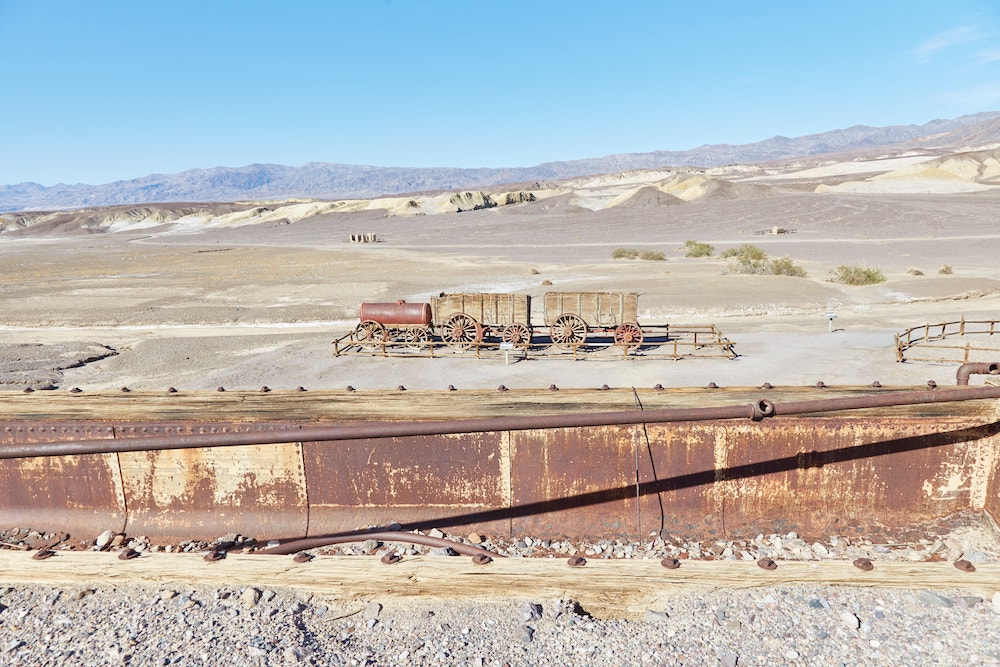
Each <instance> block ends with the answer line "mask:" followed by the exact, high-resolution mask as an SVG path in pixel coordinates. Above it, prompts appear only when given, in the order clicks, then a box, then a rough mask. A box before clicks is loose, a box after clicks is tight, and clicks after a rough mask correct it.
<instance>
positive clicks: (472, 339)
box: [441, 313, 483, 350]
mask: <svg viewBox="0 0 1000 667" xmlns="http://www.w3.org/2000/svg"><path fill="white" fill-rule="evenodd" d="M441 340H443V341H444V342H445V343H447V344H448V345H449V346H451V347H453V348H455V349H456V350H468V349H469V348H470V347H472V345H473V344H475V343H479V342H480V341H482V340H483V326H482V325H481V324H480V323H479V322H477V321H476V320H475V319H474V318H472V317H469V316H468V315H466V314H465V313H455V314H454V315H452V316H451V317H449V318H448V319H447V320H445V323H444V324H443V325H442V326H441Z"/></svg>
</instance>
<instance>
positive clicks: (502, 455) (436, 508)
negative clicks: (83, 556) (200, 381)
mask: <svg viewBox="0 0 1000 667" xmlns="http://www.w3.org/2000/svg"><path fill="white" fill-rule="evenodd" d="M995 389H996V388H993V389H990V390H989V391H993V390H995ZM757 391H758V390H756V389H755V390H754V391H750V390H747V389H743V390H726V389H712V390H670V391H666V390H665V391H661V392H652V391H650V392H647V393H646V394H644V395H643V401H644V402H647V403H648V404H652V405H656V407H657V410H648V411H646V412H641V411H637V410H633V411H632V412H631V413H627V412H625V413H624V414H622V415H621V417H620V421H618V422H616V423H612V424H604V425H601V424H594V423H592V422H593V421H596V420H595V419H594V416H595V415H596V414H598V413H600V412H601V410H600V407H601V406H602V401H618V400H620V399H619V398H616V397H615V396H613V393H614V392H613V391H610V390H605V391H602V390H598V389H594V390H591V391H589V392H583V391H580V390H568V391H559V392H552V391H547V390H539V391H536V392H533V393H531V394H530V398H525V395H526V394H525V393H521V392H517V391H510V392H504V393H497V392H482V393H481V394H479V395H477V397H476V398H475V399H474V400H472V399H468V398H466V394H465V393H463V392H446V391H442V392H440V394H441V395H442V396H445V397H446V399H447V400H446V401H444V402H448V403H450V405H451V408H450V409H451V410H454V411H455V412H457V413H459V414H462V413H463V412H465V413H467V414H472V415H476V416H477V417H478V419H479V421H478V422H476V423H478V424H498V423H502V424H506V425H507V426H508V427H509V428H503V429H497V430H488V431H474V432H468V433H465V432H453V433H450V434H441V433H437V434H435V433H434V432H433V431H434V428H436V426H435V423H434V422H432V421H431V420H434V419H438V420H441V417H440V416H438V415H435V414H427V415H426V417H427V419H425V420H424V421H412V420H409V421H404V420H403V419H400V420H399V421H398V422H397V423H395V424H394V423H393V422H390V421H386V420H385V419H384V418H383V420H382V421H379V422H361V421H357V420H344V421H343V422H336V423H334V422H332V421H330V420H332V419H335V418H336V417H337V415H338V413H337V411H336V410H335V409H334V407H333V406H334V405H335V402H334V401H333V400H331V399H330V396H331V395H333V392H325V393H321V392H309V395H310V396H309V398H308V401H312V402H314V403H309V404H311V405H315V406H319V408H317V409H314V411H313V413H312V414H314V415H317V414H322V416H323V419H322V420H320V419H317V418H315V417H314V418H312V419H306V418H304V415H307V414H308V410H306V409H305V407H304V406H305V405H307V403H305V402H303V401H304V400H305V399H303V398H302V394H301V393H298V392H288V393H287V394H286V395H285V396H281V395H278V393H277V392H275V393H272V394H269V396H270V397H271V398H270V399H268V400H278V401H281V400H291V401H293V403H294V404H295V405H296V406H297V408H296V410H297V412H296V415H297V417H296V418H294V419H284V420H282V419H276V418H275V417H274V414H275V413H276V412H279V411H278V410H275V409H274V408H271V409H270V411H269V412H267V413H266V414H265V416H264V417H257V418H255V417H254V413H253V411H252V410H250V411H248V412H246V413H239V412H237V411H235V409H234V413H233V414H234V418H233V419H231V420H225V419H218V418H217V419H215V420H213V421H201V420H198V419H195V418H192V419H184V418H183V415H184V414H187V413H185V412H184V411H183V410H181V411H178V410H177V408H176V406H172V405H170V403H169V402H170V401H172V400H173V399H172V398H169V397H167V396H166V395H163V396H161V397H159V398H158V399H157V400H158V401H161V403H160V405H161V406H163V405H166V406H167V407H166V408H161V411H162V410H169V411H171V412H170V417H171V419H170V420H164V419H159V420H157V419H137V418H132V419H115V418H114V416H115V412H114V411H112V410H108V411H107V414H108V417H107V421H102V422H93V421H92V422H85V421H81V420H80V419H79V416H78V414H77V413H78V410H79V406H80V403H79V402H80V401H86V400H88V398H87V396H73V397H68V396H67V398H66V399H65V400H66V401H67V402H69V401H72V402H74V409H73V411H71V414H72V415H73V416H72V417H67V418H66V419H65V420H62V421H60V420H59V419H58V418H50V419H48V420H45V421H42V420H38V419H37V418H36V417H34V416H29V417H28V418H25V419H22V420H9V421H6V422H4V423H0V447H3V446H8V447H11V448H15V449H16V448H17V447H20V446H24V445H29V444H34V443H47V442H53V441H55V442H63V443H71V444H72V443H80V442H93V443H96V445H98V446H99V445H103V444H111V445H114V444H115V443H119V444H125V445H129V444H130V443H128V442H127V441H129V440H131V441H133V442H135V443H140V442H147V441H151V440H150V439H152V441H156V442H171V441H172V439H174V438H177V437H182V438H188V439H189V441H190V442H192V443H195V444H199V445H202V446H197V447H186V448H182V449H176V450H166V449H159V450H152V451H142V450H136V451H131V450H130V448H129V447H122V448H121V451H119V452H118V453H104V454H71V455H66V456H33V457H27V458H16V459H7V460H0V484H3V488H5V489H7V493H6V494H4V495H3V496H2V497H0V512H2V516H3V517H4V519H5V520H6V521H7V522H8V523H10V524H11V525H24V526H43V527H45V528H47V529H51V530H65V531H67V532H69V533H71V534H73V535H84V536H92V535H96V534H98V533H100V532H101V531H103V530H113V531H116V532H125V533H128V534H133V535H136V534H144V535H148V536H150V537H152V538H155V539H191V538H209V539H210V538H214V537H218V536H220V535H225V534H229V533H240V534H243V535H247V536H251V537H256V538H258V539H271V538H277V539H291V538H300V537H307V536H324V535H329V534H331V533H341V532H350V531H356V530H357V529H361V528H365V527H368V526H380V527H385V526H389V525H391V524H393V523H398V524H401V526H402V527H403V528H406V529H413V528H418V529H423V530H428V529H430V528H441V529H442V530H448V531H450V532H472V531H476V532H479V533H481V534H500V535H511V536H517V535H532V536H537V537H549V538H557V537H568V538H579V537H612V536H615V537H617V536H624V537H629V538H631V539H647V538H648V537H649V535H650V534H651V533H657V532H661V531H662V532H666V533H671V534H674V535H682V536H699V537H705V538H710V537H729V538H735V537H753V536H755V535H757V534H758V533H771V532H787V531H790V530H794V531H796V532H798V533H799V534H800V535H802V536H804V537H808V536H814V537H819V536H823V535H829V534H842V535H855V534H865V535H868V536H874V535H880V534H885V535H888V534H891V533H892V531H893V530H894V529H896V528H899V527H902V526H907V525H911V524H914V523H919V522H927V521H932V520H935V519H937V518H939V517H942V516H946V515H950V514H953V513H957V512H962V511H967V510H977V511H981V510H986V511H989V512H991V513H992V514H993V515H994V516H1000V500H998V499H1000V416H998V410H997V401H996V400H995V399H988V400H975V401H965V402H962V403H942V402H935V403H927V404H921V405H903V406H900V407H888V406H890V405H893V406H895V405H898V403H896V402H895V401H897V400H898V398H899V397H898V396H896V395H893V394H892V393H891V392H887V391H886V390H885V389H882V388H871V387H865V388H840V389H838V388H825V389H822V390H819V389H815V388H813V389H811V390H809V391H797V392H789V391H784V390H779V389H772V390H768V400H767V401H761V400H760V399H759V398H755V397H759V393H756V392H757ZM783 391H784V395H783V393H782V392H783ZM953 391H962V392H969V393H963V394H954V395H962V396H965V395H971V396H979V395H981V394H976V393H975V390H973V388H970V387H964V388H960V389H959V390H956V389H945V388H941V387H939V388H937V389H934V390H932V391H923V392H910V393H911V394H913V395H919V396H931V395H933V396H934V397H935V398H933V400H934V401H940V400H941V399H939V398H936V397H937V396H941V395H945V394H947V393H948V392H953ZM206 393H208V392H206ZM210 393H211V396H212V398H211V399H209V398H205V397H202V398H201V400H202V401H205V402H206V403H208V402H214V401H217V402H220V404H226V405H236V403H232V401H233V398H232V397H231V396H227V395H226V394H230V392H226V394H216V393H215V392H210ZM397 394H413V395H416V396H415V397H414V398H408V399H397V398H395V395H397ZM350 395H351V394H349V393H347V392H342V391H341V392H337V393H336V394H335V396H336V397H337V400H339V401H343V400H345V399H344V398H343V397H344V396H350ZM216 396H218V398H215V397H216ZM242 396H243V398H242V399H241V400H240V401H239V403H246V402H248V401H260V400H263V399H261V398H260V396H261V394H260V393H259V392H253V394H245V395H242ZM293 396H294V397H297V398H294V399H292V398H289V397H293ZM425 396H426V394H424V395H419V394H417V392H386V393H385V397H386V405H390V404H393V403H392V402H393V401H398V400H409V401H410V402H409V403H400V405H420V404H421V402H422V401H423V400H425ZM647 397H648V401H647ZM818 397H822V398H824V399H826V398H827V397H830V400H824V402H823V403H821V404H817V403H815V402H814V400H815V399H816V398H818ZM432 398H433V400H437V398H436V397H432ZM789 398H791V400H789ZM17 399H18V400H20V401H24V402H25V404H28V403H30V402H31V401H32V400H33V397H31V396H28V397H22V396H21V395H20V394H18V395H17ZM795 399H798V400H795ZM804 399H808V400H804ZM60 400H63V399H60ZM109 400H110V399H109ZM114 400H116V401H119V403H117V404H118V405H126V404H127V405H128V408H129V409H130V410H135V411H137V412H141V410H142V408H141V405H142V400H143V399H142V396H141V395H140V394H139V393H138V392H130V393H129V394H128V398H120V397H119V398H116V399H114ZM349 400H350V401H352V403H351V405H350V406H349V407H348V412H351V411H354V410H356V409H357V407H356V406H357V403H354V401H355V399H353V398H352V399H349ZM365 400H368V401H370V400H371V397H370V396H369V397H367V398H366V399H365ZM427 400H430V399H427ZM464 400H470V403H469V405H478V407H476V408H475V409H473V408H470V409H469V410H463V401H464ZM476 401H480V402H485V403H484V404H485V405H486V406H487V408H484V407H483V406H482V405H479V404H477V403H476ZM542 401H544V402H547V403H545V407H547V408H551V411H552V412H559V411H560V410H561V411H563V412H562V417H566V419H563V420H562V421H561V422H559V423H561V424H563V425H561V426H560V425H558V424H556V425H552V422H551V421H548V420H547V419H539V420H537V421H532V420H531V419H525V418H519V417H518V415H519V413H520V412H521V411H522V409H523V410H524V411H529V410H531V409H534V410H535V412H534V413H531V414H538V412H537V410H538V406H537V403H538V402H542ZM771 401H773V403H772V402H771ZM879 401H881V402H882V403H881V405H882V407H879V405H880V404H879ZM442 403H443V402H442ZM700 403H704V404H705V405H706V406H708V407H711V408H712V410H711V411H709V412H707V413H706V412H704V411H700V410H699V408H697V407H694V406H696V405H698V404H700ZM844 404H850V405H858V404H865V405H872V406H873V407H870V408H867V409H860V410H855V411H852V412H849V413H847V412H836V411H835V410H837V409H839V407H838V406H840V405H844ZM254 405H259V404H258V403H254ZM532 405H534V408H532V407H531V406H532ZM754 405H756V406H757V412H760V413H766V412H769V411H772V410H771V409H770V408H769V407H768V406H773V408H774V409H773V413H774V414H775V415H776V416H774V417H771V418H768V419H763V420H762V421H754V420H753V419H754V411H753V410H752V409H750V407H749V406H754ZM817 406H821V407H822V408H823V409H822V410H820V409H819V408H818V407H817ZM105 408H107V405H105ZM33 409H36V410H40V408H33ZM477 409H478V410H482V411H483V412H486V410H487V409H488V410H489V412H490V414H503V415H505V421H503V422H497V421H491V420H490V419H488V418H486V417H482V416H479V415H480V414H482V413H477V412H476V410H477ZM606 409H607V408H606V407H605V410H606ZM573 410H577V411H580V412H578V413H577V414H572V413H573ZM153 412H155V411H153ZM218 412H219V411H218V408H216V411H215V412H214V413H213V414H215V415H218ZM150 414H152V412H151V413H150ZM352 414H353V412H352ZM236 415H238V418H237V417H236ZM678 415H679V416H680V417H681V418H680V419H679V420H675V419H674V417H677V416H678ZM706 415H707V416H708V417H709V418H708V419H702V418H703V417H705V416H706ZM388 416H394V417H397V418H401V417H406V416H407V415H406V414H405V413H403V412H399V411H390V412H388V413H387V414H386V415H384V417H388ZM693 416H698V418H699V419H702V420H700V421H691V420H685V418H691V419H693V418H694V417H693ZM725 416H728V417H730V418H728V419H727V418H725ZM762 416H766V415H762ZM657 417H661V418H666V417H670V420H669V421H661V422H657V421H655V420H656V418H657ZM715 417H719V418H718V419H715ZM644 420H645V423H644ZM438 423H441V421H439V422H438ZM399 429H403V430H399ZM405 429H416V430H418V431H419V429H426V434H416V433H414V434H411V435H394V433H399V432H404V431H405ZM364 432H370V433H372V435H373V437H371V438H367V437H357V434H359V433H364ZM345 433H347V434H354V437H352V438H350V439H343V440H339V441H336V440H333V437H339V436H338V434H345ZM312 434H315V435H323V436H326V435H331V434H332V435H331V440H332V441H329V442H327V441H320V440H310V439H308V438H305V439H304V441H302V436H306V435H312ZM216 441H218V442H220V443H224V444H228V446H213V447H208V446H204V444H206V443H211V442H216ZM241 442H242V443H247V442H249V443H253V444H240V443H241Z"/></svg>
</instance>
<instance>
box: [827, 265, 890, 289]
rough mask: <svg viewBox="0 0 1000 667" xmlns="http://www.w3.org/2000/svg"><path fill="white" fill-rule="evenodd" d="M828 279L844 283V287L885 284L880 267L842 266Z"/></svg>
mask: <svg viewBox="0 0 1000 667" xmlns="http://www.w3.org/2000/svg"><path fill="white" fill-rule="evenodd" d="M826 279H827V280H828V281H829V282H832V283H842V284H844V285H874V284H876V283H884V282H885V275H883V273H882V269H880V268H878V267H874V266H863V265H859V264H853V265H851V266H848V265H846V264H841V265H840V266H838V267H837V268H835V269H833V270H832V271H830V274H829V275H828V276H827V277H826Z"/></svg>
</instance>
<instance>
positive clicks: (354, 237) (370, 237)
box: [351, 234, 378, 243]
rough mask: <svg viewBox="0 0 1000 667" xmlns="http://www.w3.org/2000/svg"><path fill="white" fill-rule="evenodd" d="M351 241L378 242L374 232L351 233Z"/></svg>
mask: <svg viewBox="0 0 1000 667" xmlns="http://www.w3.org/2000/svg"><path fill="white" fill-rule="evenodd" d="M351 243H378V237H377V236H375V235H374V234H351Z"/></svg>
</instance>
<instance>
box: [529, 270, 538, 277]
mask: <svg viewBox="0 0 1000 667" xmlns="http://www.w3.org/2000/svg"><path fill="white" fill-rule="evenodd" d="M528 274H529V275H532V276H537V275H538V269H528Z"/></svg>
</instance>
